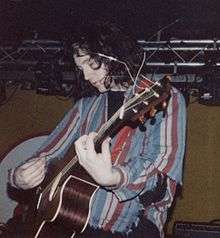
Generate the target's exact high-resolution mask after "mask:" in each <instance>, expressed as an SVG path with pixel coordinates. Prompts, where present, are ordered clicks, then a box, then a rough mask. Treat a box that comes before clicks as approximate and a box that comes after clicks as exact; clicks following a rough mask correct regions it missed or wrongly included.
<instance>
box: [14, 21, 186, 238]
mask: <svg viewBox="0 0 220 238" xmlns="http://www.w3.org/2000/svg"><path fill="white" fill-rule="evenodd" d="M72 46H73V59H74V62H75V65H76V67H77V71H78V76H79V77H78V82H77V83H76V85H77V91H76V92H77V93H76V96H75V97H76V98H77V101H76V103H75V104H74V106H73V108H72V109H71V110H70V111H69V112H68V114H67V115H66V116H65V118H64V119H63V120H62V121H61V122H60V123H59V125H58V126H57V127H56V129H55V130H54V131H53V132H52V133H51V135H50V136H49V138H48V140H47V141H46V142H45V143H44V145H43V146H42V148H41V149H40V150H39V151H37V152H36V153H35V154H34V155H33V157H32V158H30V159H28V160H27V161H26V163H24V164H22V165H21V166H19V167H17V168H15V169H13V170H12V171H11V173H10V183H11V184H12V186H14V187H16V188H18V189H24V190H26V189H30V188H34V187H36V186H38V185H39V184H40V183H41V182H42V181H43V180H44V178H45V176H46V174H47V172H48V164H50V163H52V162H55V161H56V160H57V159H60V160H62V158H63V157H64V156H65V153H66V151H67V149H68V148H69V147H70V145H71V144H73V143H74V144H75V149H76V153H77V157H78V160H79V163H80V165H81V166H82V167H83V168H84V169H85V170H86V171H87V172H88V173H89V174H90V175H91V177H92V178H93V179H94V181H95V182H96V183H97V184H98V185H99V186H100V187H99V188H98V190H97V191H96V193H95V195H94V198H93V200H92V206H91V214H90V217H89V225H88V226H87V228H86V230H85V231H84V233H82V234H77V237H102V238H104V237H139V238H140V237H148V238H149V237H155V238H156V237H163V235H164V234H163V226H164V224H165V222H166V218H167V210H168V208H169V207H170V206H171V204H172V202H173V198H174V195H175V190H176V186H177V184H179V183H180V184H181V182H182V181H181V179H182V165H183V156H184V147H185V103H184V99H183V97H182V95H181V94H180V93H179V92H178V91H177V90H176V89H175V88H172V89H171V92H170V94H171V95H170V99H169V101H168V102H167V105H166V111H159V110H158V109H155V110H154V109H153V110H151V111H150V113H149V114H148V118H143V117H142V120H141V121H142V123H139V122H138V120H137V121H135V122H133V123H131V122H129V123H128V124H126V125H125V126H124V127H123V128H121V129H120V130H118V131H117V132H115V133H113V134H110V135H109V137H107V138H106V139H105V140H104V142H103V143H102V145H101V151H97V150H96V149H95V144H94V141H95V138H96V136H97V133H96V132H97V131H98V130H99V129H100V128H101V126H102V125H103V124H104V123H105V122H106V121H108V120H109V119H110V118H111V116H112V115H114V113H115V112H116V111H117V110H119V112H120V118H121V119H122V120H123V116H124V114H125V112H124V111H123V110H124V106H122V105H126V102H127V101H128V100H129V99H131V98H132V96H133V95H135V94H136V93H137V92H140V91H142V90H143V89H144V88H146V87H147V88H150V89H151V88H153V87H154V82H151V81H150V80H148V79H146V77H145V74H144V68H143V63H144V60H145V54H144V52H143V50H142V49H141V48H139V47H138V46H137V45H136V41H135V40H134V39H133V38H132V37H131V36H130V35H129V34H125V33H123V32H122V31H121V29H119V28H118V27H116V26H115V25H113V24H100V25H92V26H88V27H86V28H85V29H83V28H81V29H80V31H79V33H78V37H77V38H75V39H74V42H73V45H72ZM88 83H89V84H88ZM145 103H146V102H145ZM162 104H163V105H164V103H162ZM121 106H122V107H121ZM120 107H121V108H120ZM119 108H120V109H119ZM157 110H158V111H157ZM156 111H157V113H156V114H155V112H156ZM154 114H155V115H154ZM151 116H154V118H153V119H151V118H150V117H151ZM144 119H146V120H144ZM63 226H65V224H63ZM54 229H56V228H54ZM64 230H65V229H64ZM64 230H63V231H62V230H60V229H59V231H56V232H55V233H56V236H57V237H63V236H62V234H64ZM50 235H51V233H50ZM44 237H47V235H46V234H45V235H44ZM48 237H49V236H48Z"/></svg>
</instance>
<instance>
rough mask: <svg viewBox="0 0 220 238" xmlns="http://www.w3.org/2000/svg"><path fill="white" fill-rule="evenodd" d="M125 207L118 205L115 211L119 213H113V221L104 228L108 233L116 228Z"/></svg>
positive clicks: (122, 204)
mask: <svg viewBox="0 0 220 238" xmlns="http://www.w3.org/2000/svg"><path fill="white" fill-rule="evenodd" d="M123 207H124V203H118V204H117V206H116V208H115V211H117V212H114V213H113V215H112V217H111V219H110V220H109V222H108V223H107V224H106V225H105V227H104V228H103V229H104V230H106V231H108V230H111V228H112V227H113V226H114V224H115V222H116V221H117V219H118V217H120V215H121V213H122V210H123Z"/></svg>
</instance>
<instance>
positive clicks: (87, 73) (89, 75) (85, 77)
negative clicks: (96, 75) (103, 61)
mask: <svg viewBox="0 0 220 238" xmlns="http://www.w3.org/2000/svg"><path fill="white" fill-rule="evenodd" d="M83 73H84V79H85V80H89V79H90V78H91V73H90V72H89V71H84V72H83Z"/></svg>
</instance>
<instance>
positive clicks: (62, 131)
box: [8, 101, 80, 187]
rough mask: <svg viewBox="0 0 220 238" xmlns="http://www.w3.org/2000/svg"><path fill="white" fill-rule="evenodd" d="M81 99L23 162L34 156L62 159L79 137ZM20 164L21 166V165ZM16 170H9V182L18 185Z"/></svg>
mask: <svg viewBox="0 0 220 238" xmlns="http://www.w3.org/2000/svg"><path fill="white" fill-rule="evenodd" d="M79 107H80V101H79V102H77V103H76V104H75V105H74V106H73V107H72V108H71V109H70V110H69V111H68V112H67V113H66V115H65V116H64V118H63V119H62V120H61V121H60V122H59V123H58V125H57V126H56V128H55V129H54V130H53V131H52V132H51V134H50V135H49V136H48V137H47V139H46V140H45V141H44V142H43V144H42V145H41V146H40V148H39V149H38V150H37V151H36V152H34V153H33V155H32V156H31V157H29V158H27V159H26V160H25V161H24V162H23V163H21V164H20V165H22V164H25V163H26V162H27V161H28V160H30V159H32V158H40V157H45V158H46V161H47V163H50V162H51V161H52V160H55V159H61V158H62V157H63V156H64V155H65V152H66V151H67V149H68V148H69V147H70V145H71V144H72V143H73V142H74V141H75V140H76V139H77V138H78V137H79V133H80V132H79V127H80V113H79ZM20 165H19V166H20ZM14 170H15V168H12V169H11V170H9V174H8V177H9V183H10V184H11V185H12V186H13V187H16V185H15V184H14V179H13V177H14Z"/></svg>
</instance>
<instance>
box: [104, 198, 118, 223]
mask: <svg viewBox="0 0 220 238" xmlns="http://www.w3.org/2000/svg"><path fill="white" fill-rule="evenodd" d="M117 204H118V199H117V198H116V197H115V196H114V195H113V201H112V203H111V207H109V210H108V214H107V218H106V220H105V222H104V224H106V223H107V222H109V221H110V219H111V218H112V216H113V214H114V213H115V209H116V207H117Z"/></svg>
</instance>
